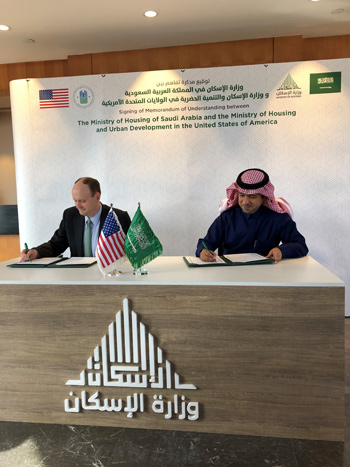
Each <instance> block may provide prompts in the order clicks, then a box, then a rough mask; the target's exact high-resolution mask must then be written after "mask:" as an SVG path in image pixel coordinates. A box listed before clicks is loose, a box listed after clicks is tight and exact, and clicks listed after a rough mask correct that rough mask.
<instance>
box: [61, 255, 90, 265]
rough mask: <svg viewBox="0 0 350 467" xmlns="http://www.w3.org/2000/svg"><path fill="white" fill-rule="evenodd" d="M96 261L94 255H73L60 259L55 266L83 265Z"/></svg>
mask: <svg viewBox="0 0 350 467" xmlns="http://www.w3.org/2000/svg"><path fill="white" fill-rule="evenodd" d="M95 261H96V258H95V256H91V257H90V256H73V257H72V258H68V259H65V260H64V261H60V262H59V263H58V264H57V265H56V266H57V267H62V268H63V267H64V266H83V265H84V264H92V263H94V262H95Z"/></svg>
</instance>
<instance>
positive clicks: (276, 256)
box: [266, 247, 282, 263]
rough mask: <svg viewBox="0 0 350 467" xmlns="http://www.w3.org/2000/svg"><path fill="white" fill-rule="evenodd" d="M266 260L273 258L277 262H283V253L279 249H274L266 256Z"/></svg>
mask: <svg viewBox="0 0 350 467" xmlns="http://www.w3.org/2000/svg"><path fill="white" fill-rule="evenodd" d="M266 258H272V259H274V260H275V261H276V263H277V261H281V259H282V251H281V250H280V249H279V248H277V247H276V248H272V250H271V251H270V253H269V254H268V255H267V256H266Z"/></svg>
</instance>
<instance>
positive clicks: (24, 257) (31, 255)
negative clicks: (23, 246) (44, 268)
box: [21, 250, 38, 262]
mask: <svg viewBox="0 0 350 467" xmlns="http://www.w3.org/2000/svg"><path fill="white" fill-rule="evenodd" d="M37 257H38V252H37V251H36V250H28V251H27V250H22V251H21V261H22V262H25V261H30V260H31V259H32V260H33V259H36V258H37Z"/></svg>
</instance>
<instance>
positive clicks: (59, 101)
mask: <svg viewBox="0 0 350 467" xmlns="http://www.w3.org/2000/svg"><path fill="white" fill-rule="evenodd" d="M39 102H40V108H41V109H57V108H61V107H69V92H68V88H66V89H41V90H40V91H39Z"/></svg>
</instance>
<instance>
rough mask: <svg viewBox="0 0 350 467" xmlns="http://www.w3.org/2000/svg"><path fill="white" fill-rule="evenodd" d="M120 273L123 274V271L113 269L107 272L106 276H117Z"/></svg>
mask: <svg viewBox="0 0 350 467" xmlns="http://www.w3.org/2000/svg"><path fill="white" fill-rule="evenodd" d="M120 274H123V273H122V272H121V271H117V270H114V271H111V272H109V273H108V274H107V276H108V277H112V276H119V275H120Z"/></svg>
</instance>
